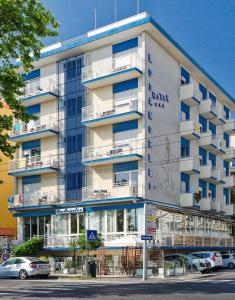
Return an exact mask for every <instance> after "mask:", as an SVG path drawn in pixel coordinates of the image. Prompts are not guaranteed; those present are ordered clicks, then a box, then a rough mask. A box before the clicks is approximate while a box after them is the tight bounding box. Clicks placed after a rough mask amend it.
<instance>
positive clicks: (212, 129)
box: [209, 122, 216, 134]
mask: <svg viewBox="0 0 235 300" xmlns="http://www.w3.org/2000/svg"><path fill="white" fill-rule="evenodd" d="M209 129H210V131H211V132H212V133H213V134H216V126H215V125H214V124H212V123H211V122H209Z"/></svg>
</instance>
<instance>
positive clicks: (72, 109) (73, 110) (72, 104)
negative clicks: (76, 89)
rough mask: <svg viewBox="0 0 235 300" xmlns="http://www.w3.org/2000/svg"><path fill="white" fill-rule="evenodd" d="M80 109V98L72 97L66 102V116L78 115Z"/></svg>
mask: <svg viewBox="0 0 235 300" xmlns="http://www.w3.org/2000/svg"><path fill="white" fill-rule="evenodd" d="M81 109H82V96H78V97H74V98H71V99H68V100H67V101H66V112H67V116H68V117H71V116H75V115H80V114H81Z"/></svg>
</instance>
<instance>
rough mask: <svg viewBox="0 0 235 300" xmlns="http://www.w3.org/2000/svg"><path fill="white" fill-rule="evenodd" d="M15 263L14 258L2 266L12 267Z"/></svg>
mask: <svg viewBox="0 0 235 300" xmlns="http://www.w3.org/2000/svg"><path fill="white" fill-rule="evenodd" d="M15 263H16V258H12V259H9V260H8V261H6V262H5V263H4V266H11V265H14V264H15Z"/></svg>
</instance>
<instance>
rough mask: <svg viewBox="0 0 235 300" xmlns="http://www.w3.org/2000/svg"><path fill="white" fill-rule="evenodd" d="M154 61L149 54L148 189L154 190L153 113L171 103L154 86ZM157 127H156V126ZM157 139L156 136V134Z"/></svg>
mask: <svg viewBox="0 0 235 300" xmlns="http://www.w3.org/2000/svg"><path fill="white" fill-rule="evenodd" d="M153 67H154V66H153V62H152V57H151V54H150V53H148V55H147V101H148V102H147V156H146V157H147V178H148V181H147V188H148V191H152V190H155V189H156V186H155V185H154V184H153V180H152V178H153V177H154V172H153V167H152V165H153V163H154V161H153V160H152V148H153V145H154V144H156V143H153V139H154V134H155V133H153V127H152V123H153V114H154V112H155V111H156V110H165V109H166V107H167V104H168V103H169V99H168V95H167V94H164V93H161V92H159V90H158V87H155V86H154V83H155V82H153V79H152V77H153ZM154 128H155V127H154ZM155 141H156V136H155Z"/></svg>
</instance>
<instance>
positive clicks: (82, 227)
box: [79, 213, 85, 233]
mask: <svg viewBox="0 0 235 300" xmlns="http://www.w3.org/2000/svg"><path fill="white" fill-rule="evenodd" d="M83 230H85V214H84V213H80V214H79V233H82V231H83Z"/></svg>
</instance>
